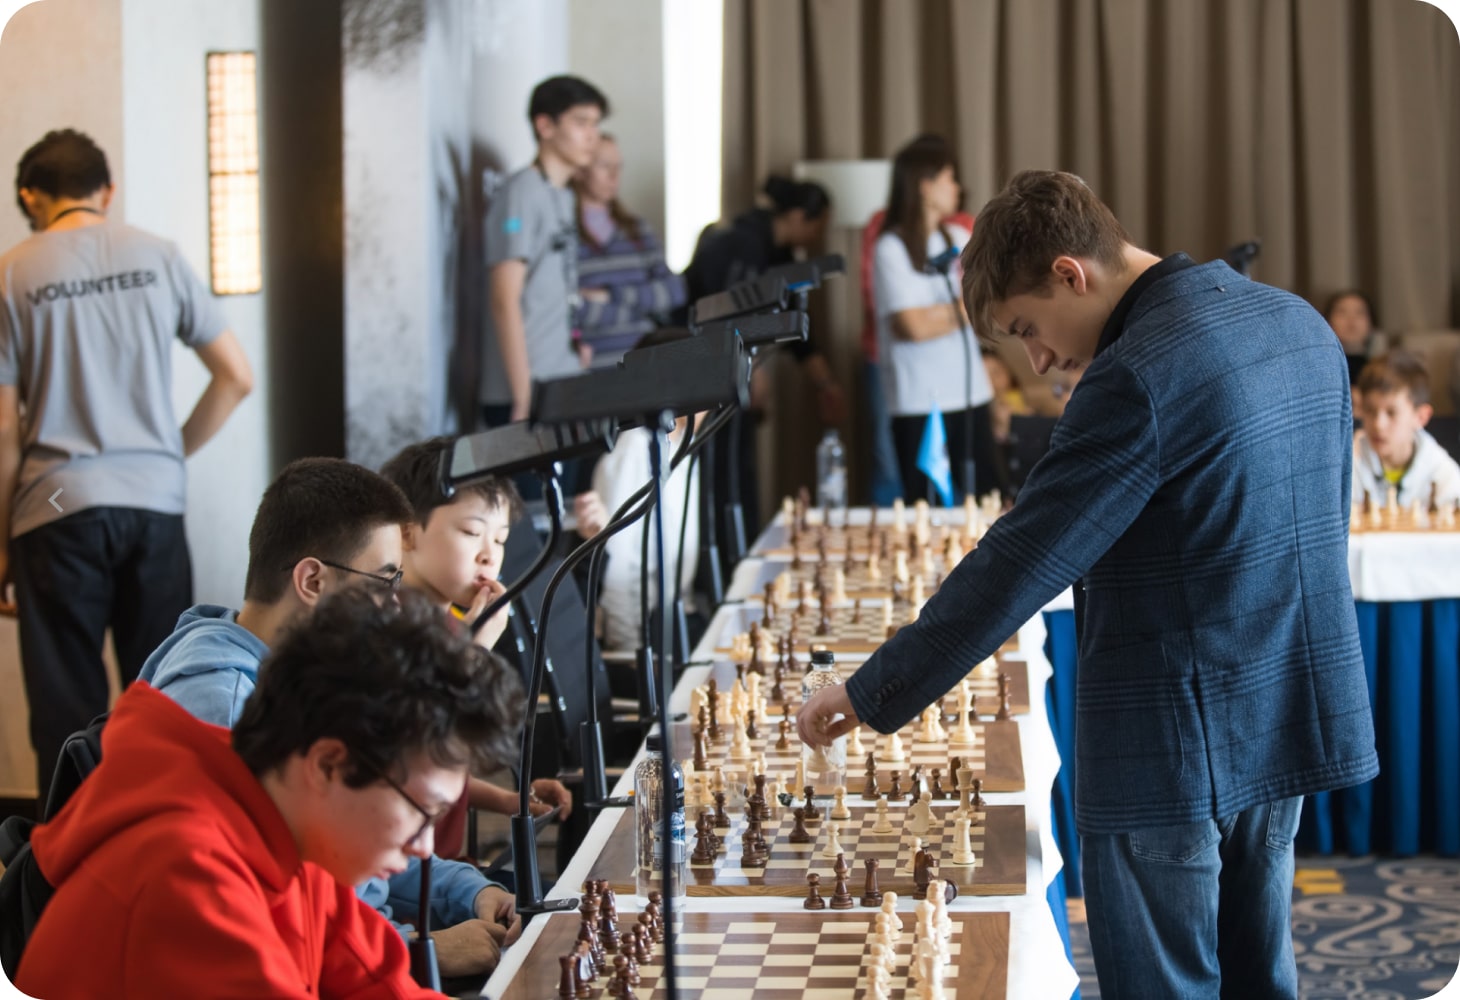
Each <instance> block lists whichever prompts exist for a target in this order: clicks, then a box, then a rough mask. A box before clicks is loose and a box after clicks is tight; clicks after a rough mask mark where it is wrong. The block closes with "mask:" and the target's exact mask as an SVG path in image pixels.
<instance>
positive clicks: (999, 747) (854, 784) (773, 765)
mask: <svg viewBox="0 0 1460 1000" xmlns="http://www.w3.org/2000/svg"><path fill="white" fill-rule="evenodd" d="M919 725H920V723H919V722H918V721H916V720H914V721H913V722H911V723H909V724H908V725H906V726H904V727H903V729H902V730H901V732H900V733H899V735H900V736H901V737H902V741H903V756H904V758H905V759H904V760H902V761H899V762H893V761H890V760H885V759H880V758H877V759H875V761H874V762H875V763H876V765H877V781H878V784H879V786H880V787H881V788H882V789H883V790H884V791H885V790H886V789H887V788H889V787H890V786H891V784H892V776H893V774H894V773H898V774H900V775H901V778H902V783H903V787H904V789H906V788H907V787H908V780H909V776H910V775H911V774H912V770H913V768H915V767H917V766H918V765H922V769H923V778H924V782H925V787H928V788H931V782H932V777H933V769H934V768H938V769H939V770H940V771H941V772H942V778H943V787H944V788H945V789H951V788H954V787H955V785H956V781H957V779H956V776H955V775H954V774H953V772H952V771H951V770H950V760H951V758H953V757H959V758H960V759H961V761H962V764H963V766H964V767H967V768H970V769H972V771H973V776H974V777H975V778H979V779H981V780H982V781H983V790H984V791H986V792H1022V791H1023V790H1024V754H1023V750H1022V748H1021V744H1020V742H1019V725H1018V723H1016V722H1013V721H1007V722H978V723H975V724H974V726H973V735H974V740H973V743H971V744H951V743H949V742H948V741H947V740H945V741H943V742H941V743H923V742H920V741H918V740H917V732H918V728H919ZM945 725H946V726H947V727H949V728H951V726H952V723H951V722H947V723H945ZM757 729H758V735H757V736H756V738H755V739H750V740H747V741H746V742H747V744H748V745H749V747H750V754H749V756H747V757H736V756H734V755H733V754H732V753H731V742H730V739H729V737H728V736H727V735H723V730H722V738H721V739H719V740H706V741H705V742H706V747H705V749H706V754H705V770H707V771H714V769H715V768H716V767H720V768H723V769H724V771H725V774H726V776H727V777H731V776H736V775H739V776H741V777H740V780H741V781H742V782H744V781H745V780H747V779H746V777H745V775H747V774H748V772H749V770H750V767H751V765H752V764H753V763H754V762H755V761H756V760H757V759H759V757H760V756H761V755H762V754H764V755H765V770H766V774H768V775H769V776H771V777H772V778H774V779H775V780H777V781H780V782H781V783H782V784H783V785H784V784H785V782H787V781H788V780H790V777H791V775H792V774H793V773H794V772H795V770H796V764H797V762H798V761H800V759H801V738H800V737H799V736H798V735H797V734H796V729H795V718H794V716H793V717H792V718H791V726H790V732H789V733H788V734H787V738H786V743H787V746H786V749H784V750H781V749H777V746H776V744H777V743H778V742H779V741H780V720H779V719H768V720H765V721H763V722H760V723H758V724H757ZM859 735H860V738H861V743H862V751H861V752H860V753H857V752H856V751H855V750H852V749H848V752H847V788H848V790H849V794H857V793H859V792H860V791H861V788H862V784H863V782H864V780H865V778H866V755H867V753H869V752H870V753H874V754H878V753H880V752H881V751H882V750H883V748H884V747H885V746H886V743H887V737H885V736H879V735H877V734H876V733H874V732H873V731H872V730H870V729H867V728H866V727H865V726H864V727H863V728H862V730H861V732H860V734H859ZM674 745H675V746H676V747H682V746H690V747H692V746H694V737H693V735H692V733H691V732H690V731H689V727H688V726H687V725H684V726H683V729H682V731H681V730H680V727H676V733H675V737H674ZM831 791H832V790H831V789H828V788H818V789H817V792H818V793H819V794H830V793H831Z"/></svg>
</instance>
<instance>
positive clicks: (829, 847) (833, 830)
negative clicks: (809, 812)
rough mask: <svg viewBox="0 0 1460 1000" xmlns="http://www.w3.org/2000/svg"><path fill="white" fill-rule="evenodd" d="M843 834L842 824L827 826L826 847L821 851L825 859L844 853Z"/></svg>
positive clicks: (829, 824)
mask: <svg viewBox="0 0 1460 1000" xmlns="http://www.w3.org/2000/svg"><path fill="white" fill-rule="evenodd" d="M841 834H842V825H841V824H840V823H828V824H826V846H825V847H823V848H822V849H821V856H822V857H823V858H834V857H836V856H837V855H838V854H841V853H842V843H841Z"/></svg>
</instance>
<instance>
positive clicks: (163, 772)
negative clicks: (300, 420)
mask: <svg viewBox="0 0 1460 1000" xmlns="http://www.w3.org/2000/svg"><path fill="white" fill-rule="evenodd" d="M521 708H522V697H521V688H520V685H518V684H517V682H516V678H515V676H513V675H512V673H511V672H510V671H507V670H504V669H503V667H502V665H501V663H500V662H499V661H497V660H494V659H492V658H488V657H483V656H480V655H479V654H477V653H476V651H475V650H473V649H472V648H471V646H470V644H468V643H467V642H466V641H465V640H463V639H461V638H459V637H456V636H453V635H451V634H450V632H449V630H447V629H445V628H442V627H441V621H440V615H439V613H437V611H436V610H435V609H434V608H432V607H431V606H430V605H429V604H428V603H427V602H426V601H424V600H423V599H421V598H420V597H418V596H417V595H414V594H403V595H401V599H400V603H399V605H397V604H396V603H394V602H391V601H386V602H379V601H378V600H376V599H375V595H371V594H369V593H367V592H365V591H364V590H362V589H361V588H346V589H344V590H343V591H342V592H340V593H337V594H332V595H330V596H329V597H327V598H325V599H324V600H323V601H321V602H320V604H319V607H318V608H317V609H316V610H315V612H314V614H313V616H312V618H311V620H310V621H308V622H307V623H300V625H299V627H295V628H293V629H291V630H290V631H288V632H287V633H286V634H285V635H283V636H282V637H281V638H280V639H279V640H278V642H277V643H276V645H275V647H274V649H273V651H272V653H271V655H270V657H269V659H268V660H267V661H266V662H265V664H264V666H263V668H262V670H261V671H260V672H259V675H258V685H257V688H256V689H255V691H254V693H253V696H252V697H251V698H250V699H249V701H248V704H247V705H246V706H245V707H244V710H243V714H242V716H241V717H240V718H239V720H238V722H237V725H236V726H235V727H234V729H233V731H232V733H231V734H230V733H229V732H227V731H226V730H222V729H219V728H216V727H213V726H209V725H205V724H203V723H201V722H199V721H198V720H196V719H194V718H193V717H192V716H191V715H189V714H188V713H187V712H186V711H184V710H183V709H182V708H180V707H179V706H178V705H177V704H176V703H175V702H174V701H173V700H171V699H169V698H166V697H163V696H161V695H159V694H158V693H157V692H156V691H155V690H153V689H152V688H151V687H149V686H147V685H146V684H136V685H133V686H132V687H131V688H129V689H128V690H127V691H126V692H125V693H124V694H123V695H122V697H121V698H120V699H119V700H118V702H117V706H116V709H115V711H114V712H113V713H112V716H111V719H110V721H109V723H108V725H107V728H106V731H105V734H104V736H103V748H104V757H103V760H102V763H101V764H100V765H99V766H98V767H97V769H96V770H95V772H93V773H92V774H91V776H90V777H89V778H87V780H86V781H85V782H84V783H83V784H82V785H81V787H80V788H79V789H78V790H77V792H76V793H75V794H74V795H73V796H72V798H71V800H70V801H69V802H68V804H67V806H66V808H65V809H63V810H62V811H61V813H60V814H59V815H58V816H57V817H56V819H55V820H54V821H52V822H50V823H48V824H45V825H44V826H42V827H40V828H38V829H37V830H36V831H35V833H34V835H33V837H32V841H31V843H32V846H33V848H34V850H35V856H36V860H37V862H38V863H39V866H40V868H41V870H42V871H43V872H44V873H45V875H46V877H47V878H48V879H49V880H50V881H51V882H52V883H53V884H54V885H55V886H56V892H55V895H54V896H53V897H52V899H51V901H50V903H49V905H48V906H47V908H46V910H45V912H44V914H43V915H42V917H41V919H40V921H39V923H38V924H37V927H36V930H35V933H34V934H33V935H32V937H31V939H30V942H29V943H28V945H27V947H26V949H25V953H24V955H23V957H22V959H21V962H20V967H19V969H18V972H17V976H16V984H17V986H19V987H20V988H21V989H22V990H24V991H25V992H26V993H28V994H31V995H35V996H73V995H102V994H106V995H114V996H122V997H163V996H185V995H189V994H207V995H210V996H225V995H226V996H270V997H299V998H305V997H310V998H315V997H326V998H328V997H347V996H348V997H363V996H371V997H382V998H384V997H392V998H408V997H409V998H416V997H434V996H439V994H436V993H433V992H430V991H427V990H424V989H421V988H420V987H418V986H417V985H416V984H415V983H414V982H412V980H411V978H410V974H409V961H408V957H407V953H406V949H405V946H404V943H403V942H402V940H401V938H400V936H399V935H398V934H397V933H396V932H395V931H394V930H392V929H391V928H390V927H389V926H388V925H387V924H386V923H385V922H384V921H382V920H380V919H379V918H378V917H377V916H376V915H375V914H374V913H372V912H371V910H370V908H369V906H368V905H366V904H365V903H363V902H361V901H360V900H359V899H358V898H357V897H356V895H355V893H354V892H353V891H352V890H351V889H350V888H349V887H350V886H352V885H355V884H357V883H359V882H361V881H363V880H364V879H366V878H369V877H371V876H387V875H391V874H394V873H397V872H400V871H402V870H404V868H405V867H406V864H407V861H408V860H409V859H413V858H414V859H421V858H427V857H429V856H430V854H431V850H432V847H433V841H432V834H431V824H432V820H433V819H434V817H436V816H437V815H439V814H440V813H442V812H443V811H444V810H445V809H447V808H449V807H450V806H451V804H452V803H454V802H455V801H456V800H457V799H458V798H460V796H461V792H462V788H463V786H464V785H465V782H466V776H467V773H468V770H469V766H470V765H472V764H477V765H478V766H490V765H492V764H495V763H498V762H500V761H502V760H505V759H508V758H510V756H511V754H512V752H513V741H512V739H511V734H512V733H513V732H515V731H516V729H517V727H518V726H519V725H520V722H521V720H520V715H521ZM119 928H127V929H128V930H127V932H126V933H120V932H119V930H118V929H119ZM78 942H84V943H85V944H84V948H85V956H84V960H83V961H78V960H77V959H78V953H77V943H78Z"/></svg>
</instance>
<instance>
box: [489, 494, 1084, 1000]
mask: <svg viewBox="0 0 1460 1000" xmlns="http://www.w3.org/2000/svg"><path fill="white" fill-rule="evenodd" d="M854 516H856V512H854ZM861 516H863V517H865V512H863V513H862V515H861ZM774 527H775V523H773V525H772V527H771V528H768V529H767V532H773V529H774ZM766 537H767V536H766V535H762V538H761V539H760V540H759V541H758V545H760V546H762V547H763V546H764V543H765V541H766ZM753 552H754V550H753ZM767 571H768V569H767V564H766V561H765V560H764V559H762V558H759V557H758V556H757V555H754V554H753V555H752V556H751V557H748V558H747V559H745V560H744V561H742V563H741V564H740V565H739V566H738V567H736V569H735V572H734V574H733V578H732V582H731V585H730V587H729V589H728V591H727V594H726V603H725V605H723V606H722V607H721V608H720V609H718V611H717V612H716V614H715V617H714V619H713V620H712V621H711V623H710V626H709V628H708V629H707V631H706V633H705V637H704V639H703V640H702V641H701V642H700V644H699V646H698V647H697V648H696V649H695V650H694V652H693V654H692V657H691V665H690V666H689V667H688V668H687V669H686V670H685V671H684V674H683V675H682V676H681V678H680V679H679V681H678V683H677V684H676V686H675V689H674V691H673V693H672V695H671V698H670V705H669V707H670V711H671V713H672V714H674V715H676V716H679V715H684V714H686V713H687V712H688V710H689V708H690V697H691V695H690V692H691V691H693V690H694V689H695V688H696V687H698V686H700V685H702V684H704V683H705V682H706V680H707V679H708V677H709V675H710V673H711V671H712V669H713V665H714V662H715V660H716V644H717V641H718V639H719V637H720V636H721V635H722V634H723V633H724V631H725V629H726V628H727V627H730V625H731V623H733V622H734V621H737V620H739V619H740V618H741V617H742V616H743V612H742V610H741V608H740V607H739V605H740V603H741V602H743V601H744V600H745V598H747V597H748V596H750V595H751V594H753V593H755V592H757V591H758V589H759V588H760V586H761V584H762V582H763V580H764V579H765V574H766V573H767ZM1044 639H1045V635H1044V623H1043V621H1042V620H1041V619H1039V618H1038V617H1036V618H1035V619H1034V620H1032V621H1030V622H1028V623H1027V624H1026V625H1025V626H1024V628H1023V629H1021V630H1020V632H1019V636H1018V645H1017V653H1016V654H1015V655H1014V656H1012V657H1008V658H1006V663H1007V665H1009V666H1012V665H1014V664H1017V663H1022V665H1023V668H1024V669H1025V670H1027V672H1028V676H1027V682H1028V688H1027V689H1028V691H1030V692H1031V693H1032V692H1042V691H1043V690H1044V687H1045V684H1046V682H1047V681H1048V679H1049V677H1050V676H1051V673H1052V670H1051V667H1050V664H1049V661H1048V660H1047V659H1046V658H1045V656H1044V653H1043V647H1044ZM839 659H840V657H839ZM1034 702H1035V704H1034V705H1032V706H1031V707H1032V708H1033V711H1031V712H1029V713H1028V714H1025V715H1020V716H1016V717H1015V724H1016V725H1017V726H1018V727H1019V738H1020V744H1021V746H1022V748H1023V753H1024V761H1023V764H1024V777H1025V790H1024V791H1022V792H987V793H985V795H984V798H985V800H986V801H987V802H988V803H989V805H991V806H993V805H1020V806H1022V807H1023V813H1024V819H1025V830H1024V848H1025V852H1026V853H1025V859H1024V860H1025V866H1024V870H1025V882H1024V889H1023V892H1022V893H1020V894H1018V895H1005V896H975V895H960V896H959V897H958V898H957V899H956V900H954V901H953V903H952V904H951V905H950V907H949V910H950V913H951V914H952V915H953V916H954V917H955V918H957V917H959V915H960V914H987V915H990V919H992V918H993V917H996V916H997V917H998V918H999V920H1000V924H1001V925H1002V924H1003V923H1005V922H1006V924H1007V942H1008V943H1007V969H1006V983H1007V986H1006V993H1005V995H1006V996H1008V997H1009V998H1011V1000H1012V998H1025V997H1028V998H1040V1000H1049V998H1063V997H1069V996H1071V995H1072V994H1073V993H1074V991H1075V989H1076V988H1077V986H1078V984H1079V980H1078V976H1077V975H1076V973H1075V971H1074V967H1073V965H1072V964H1071V962H1070V959H1069V952H1068V932H1067V930H1066V929H1065V926H1064V896H1063V890H1062V882H1061V881H1060V871H1061V859H1060V853H1059V849H1058V847H1057V846H1056V844H1055V839H1054V835H1053V831H1052V828H1051V821H1050V794H1049V792H1050V789H1051V787H1052V786H1053V783H1054V780H1055V776H1056V774H1057V773H1058V772H1059V768H1060V760H1059V753H1058V750H1057V748H1056V745H1055V739H1054V735H1053V733H1052V732H1051V730H1050V726H1049V722H1048V719H1047V717H1046V715H1045V713H1044V711H1042V702H1040V700H1039V699H1037V698H1036V699H1034ZM643 754H644V748H643V747H642V746H641V747H640V749H639V753H638V756H636V758H635V764H637V762H638V760H639V759H641V758H642V756H643ZM632 773H633V768H632V767H630V768H629V769H628V771H627V772H626V773H625V775H624V776H623V778H622V779H620V781H619V782H618V785H617V786H616V787H615V789H614V791H613V794H615V795H623V794H628V793H629V791H630V790H631V789H632V784H633V780H632ZM621 814H622V810H606V811H604V812H603V813H601V814H600V815H599V816H598V817H597V819H596V820H595V821H594V823H593V825H592V827H591V828H590V829H589V831H588V834H587V836H586V838H585V839H584V841H583V844H582V845H581V846H580V847H579V849H578V851H577V852H576V853H575V854H574V856H573V859H572V861H571V862H570V863H569V864H568V866H567V867H566V868H565V870H564V871H563V872H562V873H561V875H560V877H559V878H558V881H557V884H556V886H555V887H554V889H553V890H552V891H551V892H550V893H549V894H548V895H549V898H564V897H568V896H574V895H577V894H578V892H579V889H580V887H581V886H582V884H583V882H584V880H585V879H587V878H589V877H590V875H592V874H594V873H595V864H596V863H597V862H598V861H599V859H600V858H601V857H602V856H603V855H604V853H605V850H606V849H607V848H608V847H609V845H610V842H611V840H612V839H613V838H614V836H615V834H616V832H619V825H620V822H621V819H622V815H621ZM856 884H858V885H859V884H860V882H859V880H858V881H856ZM915 905H916V904H915V903H914V902H913V901H912V900H911V899H906V898H904V899H902V900H900V904H899V910H900V911H902V912H903V913H911V912H912V910H913V909H914V908H915ZM675 906H676V912H677V913H683V914H685V915H686V919H687V920H691V921H698V922H699V923H698V924H696V926H699V925H700V924H702V923H703V922H705V921H710V920H715V919H719V918H717V917H715V916H713V915H744V916H745V918H746V919H745V921H743V922H742V923H744V924H746V925H750V924H753V923H754V920H753V918H754V917H756V916H761V917H762V919H774V918H775V917H776V916H777V915H785V916H787V917H789V915H792V914H803V913H805V912H806V911H804V909H803V908H802V901H801V899H800V898H792V897H783V896H774V895H753V896H752V895H744V896H698V895H691V896H689V897H686V898H684V899H681V900H677V901H676V904H675ZM620 909H621V910H622V909H623V906H622V904H621V907H620ZM819 912H820V913H822V914H829V913H831V912H832V911H829V910H823V911H819ZM842 912H844V913H849V914H853V915H855V916H856V917H858V918H860V919H861V921H862V923H863V924H864V925H865V924H867V923H870V920H871V915H872V911H870V910H867V909H862V908H858V909H856V910H851V911H842ZM698 915H710V916H698ZM766 915H770V916H769V917H767V916H766ZM722 922H723V921H722ZM561 933H562V923H561V920H560V921H559V923H557V924H553V923H552V922H550V921H548V920H545V919H543V918H538V919H535V920H533V921H531V922H530V923H529V924H528V926H527V928H526V930H525V931H524V933H523V936H522V939H521V940H520V941H518V942H517V944H515V945H514V946H513V947H511V948H509V949H507V951H506V952H505V953H504V955H503V958H502V963H501V965H500V966H499V967H498V968H497V971H496V972H495V973H494V974H493V975H492V977H491V978H490V979H489V980H488V981H487V983H486V986H485V987H484V988H483V991H482V995H483V996H489V997H497V998H506V1000H515V998H516V997H517V996H523V995H527V994H528V993H530V992H531V991H530V990H527V989H525V988H524V984H525V983H528V982H531V983H532V986H533V988H535V989H541V988H542V986H543V985H544V984H546V983H549V982H551V984H553V985H554V986H555V984H556V982H557V975H558V971H557V969H558V966H557V959H558V953H557V951H561V950H562V949H561V947H560V946H559V945H558V942H559V939H560V936H561ZM544 935H546V937H545V936H544ZM539 946H540V947H539ZM554 948H557V951H554ZM802 964H803V965H804V964H805V963H804V961H803V962H802ZM950 985H953V984H950ZM757 992H758V993H759V992H761V991H757ZM811 992H813V993H814V992H815V991H814V990H813V991H811ZM826 993H827V995H845V996H848V997H850V996H851V991H850V990H849V989H848V990H845V991H844V992H840V991H831V990H828V991H826ZM639 995H640V996H645V997H647V994H646V993H644V992H642V991H641V992H640V994H639ZM686 995H694V992H693V991H687V992H686Z"/></svg>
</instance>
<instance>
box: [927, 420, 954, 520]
mask: <svg viewBox="0 0 1460 1000" xmlns="http://www.w3.org/2000/svg"><path fill="white" fill-rule="evenodd" d="M918 471H919V472H921V473H922V474H923V475H925V476H927V477H928V479H930V480H931V481H932V483H933V488H934V489H936V490H937V491H938V498H939V499H940V500H942V501H943V506H944V507H951V506H953V465H952V464H951V463H950V462H949V461H948V429H947V428H946V427H944V426H943V411H941V410H934V411H933V412H932V413H929V414H928V422H927V423H926V424H924V425H923V440H922V443H921V444H919V445H918Z"/></svg>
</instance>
